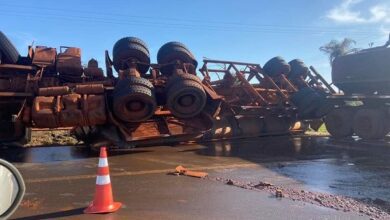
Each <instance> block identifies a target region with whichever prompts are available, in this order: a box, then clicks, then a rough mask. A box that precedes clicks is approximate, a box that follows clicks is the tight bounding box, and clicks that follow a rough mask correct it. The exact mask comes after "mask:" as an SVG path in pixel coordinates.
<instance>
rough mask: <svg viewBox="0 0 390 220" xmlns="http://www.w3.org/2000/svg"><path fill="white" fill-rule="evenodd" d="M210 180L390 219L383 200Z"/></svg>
mask: <svg viewBox="0 0 390 220" xmlns="http://www.w3.org/2000/svg"><path fill="white" fill-rule="evenodd" d="M209 179H210V180H214V181H218V182H222V183H225V184H227V185H231V186H236V187H240V188H243V189H248V190H254V191H266V192H269V193H270V194H272V195H274V196H275V198H278V197H279V198H280V197H282V198H287V199H291V200H293V201H302V202H306V203H311V204H315V205H319V206H323V207H327V208H331V209H335V210H339V211H344V212H356V213H360V214H364V215H367V216H369V217H370V219H390V211H389V202H386V201H383V200H378V199H375V200H371V199H364V200H361V199H360V200H359V199H354V198H350V197H346V196H340V195H332V194H326V193H320V192H311V191H307V190H301V189H299V190H298V189H291V188H286V187H280V186H275V185H273V184H271V183H267V182H262V181H259V182H257V183H253V182H241V181H236V180H232V179H225V178H220V177H216V178H212V177H209Z"/></svg>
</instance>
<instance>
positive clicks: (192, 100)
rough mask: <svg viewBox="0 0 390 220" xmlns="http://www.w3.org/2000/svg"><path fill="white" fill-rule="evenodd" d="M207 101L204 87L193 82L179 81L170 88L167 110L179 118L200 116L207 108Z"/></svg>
mask: <svg viewBox="0 0 390 220" xmlns="http://www.w3.org/2000/svg"><path fill="white" fill-rule="evenodd" d="M206 100H207V97H206V93H205V91H204V90H203V87H202V85H200V84H199V83H198V82H195V81H192V80H181V81H177V83H175V84H174V85H172V86H171V87H170V88H168V92H167V108H168V109H169V110H170V111H171V113H172V114H173V115H175V116H176V117H178V118H191V117H194V116H196V115H198V114H199V113H200V112H201V111H202V110H203V108H204V107H205V105H206Z"/></svg>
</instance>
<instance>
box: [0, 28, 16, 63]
mask: <svg viewBox="0 0 390 220" xmlns="http://www.w3.org/2000/svg"><path fill="white" fill-rule="evenodd" d="M0 53H1V63H8V64H15V63H17V62H18V59H19V57H20V54H19V52H18V50H17V49H16V47H15V46H14V45H13V44H12V43H11V41H10V40H9V39H8V38H7V36H5V34H3V32H1V31H0Z"/></svg>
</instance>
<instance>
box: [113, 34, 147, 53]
mask: <svg viewBox="0 0 390 220" xmlns="http://www.w3.org/2000/svg"><path fill="white" fill-rule="evenodd" d="M126 44H138V45H140V46H142V47H143V48H144V49H145V50H147V51H149V48H148V45H147V44H146V43H145V42H144V41H143V40H141V39H139V38H136V37H124V38H121V39H120V40H118V41H117V42H116V43H115V44H114V48H113V51H114V50H117V49H118V48H120V47H123V45H126Z"/></svg>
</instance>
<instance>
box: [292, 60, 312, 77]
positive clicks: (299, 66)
mask: <svg viewBox="0 0 390 220" xmlns="http://www.w3.org/2000/svg"><path fill="white" fill-rule="evenodd" d="M288 64H289V65H290V67H291V71H290V72H289V74H288V78H289V79H296V78H298V77H300V76H302V78H303V79H306V78H307V75H308V72H309V68H308V67H307V66H306V65H305V63H304V62H303V61H302V60H300V59H294V60H291V61H290V62H288Z"/></svg>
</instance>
